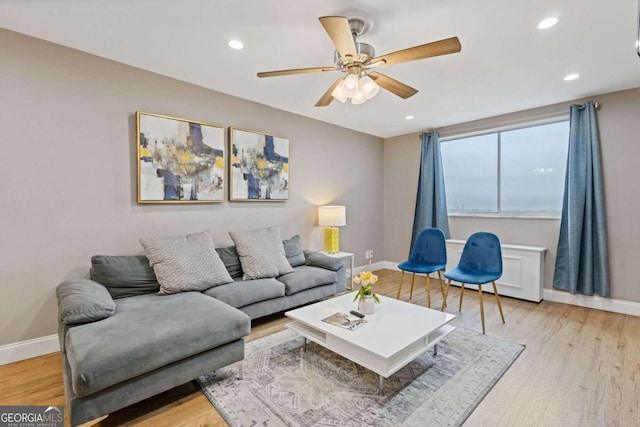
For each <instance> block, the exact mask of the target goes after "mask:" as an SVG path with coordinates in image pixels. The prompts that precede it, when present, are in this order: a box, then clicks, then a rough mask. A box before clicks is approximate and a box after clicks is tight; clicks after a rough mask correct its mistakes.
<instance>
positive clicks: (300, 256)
mask: <svg viewBox="0 0 640 427" xmlns="http://www.w3.org/2000/svg"><path fill="white" fill-rule="evenodd" d="M282 245H283V246H284V254H285V256H286V257H287V261H289V264H291V267H297V266H299V265H304V264H306V262H307V260H306V259H305V257H304V252H303V250H302V239H300V236H299V235H297V234H296V235H295V236H293V237H292V238H290V239H287V240H283V241H282Z"/></svg>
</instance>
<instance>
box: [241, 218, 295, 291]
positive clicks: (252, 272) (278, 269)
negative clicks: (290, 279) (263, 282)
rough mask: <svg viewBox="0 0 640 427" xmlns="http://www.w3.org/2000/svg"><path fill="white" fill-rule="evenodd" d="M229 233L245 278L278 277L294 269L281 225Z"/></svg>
mask: <svg viewBox="0 0 640 427" xmlns="http://www.w3.org/2000/svg"><path fill="white" fill-rule="evenodd" d="M229 235H230V236H231V239H232V240H233V242H234V243H235V244H236V249H237V251H238V255H240V263H241V264H242V271H243V272H244V276H243V277H242V278H243V280H252V279H262V278H265V277H277V276H280V275H282V274H285V273H291V272H292V271H293V268H292V267H291V264H289V261H287V257H286V256H285V252H284V246H283V245H282V238H281V237H280V227H278V226H275V227H269V228H262V229H259V230H250V231H232V232H229Z"/></svg>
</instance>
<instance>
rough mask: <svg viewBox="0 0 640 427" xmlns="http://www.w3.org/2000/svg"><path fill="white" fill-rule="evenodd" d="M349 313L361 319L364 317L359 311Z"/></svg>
mask: <svg viewBox="0 0 640 427" xmlns="http://www.w3.org/2000/svg"><path fill="white" fill-rule="evenodd" d="M349 313H351V314H353V315H354V316H356V317H359V318H361V319H362V318H363V317H364V314H362V313H360V312H359V311H355V310H351V311H350V312H349Z"/></svg>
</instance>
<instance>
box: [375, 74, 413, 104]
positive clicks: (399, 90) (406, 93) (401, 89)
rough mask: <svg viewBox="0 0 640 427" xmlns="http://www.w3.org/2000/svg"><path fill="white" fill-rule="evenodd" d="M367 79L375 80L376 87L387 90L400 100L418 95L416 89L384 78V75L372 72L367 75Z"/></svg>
mask: <svg viewBox="0 0 640 427" xmlns="http://www.w3.org/2000/svg"><path fill="white" fill-rule="evenodd" d="M369 77H371V78H372V79H373V80H375V81H376V83H377V84H378V86H380V87H381V88H383V89H386V90H388V91H389V92H391V93H393V94H394V95H398V96H399V97H400V98H402V99H407V98H409V97H411V96H413V95H415V94H416V93H418V89H414V88H412V87H411V86H409V85H406V84H404V83H402V82H399V81H397V80H395V79H392V78H391V77H389V76H385V75H384V74H380V73H376V72H373V73H369Z"/></svg>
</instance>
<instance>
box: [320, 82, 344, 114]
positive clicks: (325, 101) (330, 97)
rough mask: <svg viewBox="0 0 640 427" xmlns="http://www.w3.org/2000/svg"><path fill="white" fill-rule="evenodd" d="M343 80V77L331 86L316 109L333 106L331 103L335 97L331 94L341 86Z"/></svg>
mask: <svg viewBox="0 0 640 427" xmlns="http://www.w3.org/2000/svg"><path fill="white" fill-rule="evenodd" d="M342 80H343V79H342V77H341V78H339V79H338V80H336V81H335V83H333V84H332V85H331V87H330V88H329V90H327V91H326V92H325V93H324V95H322V98H320V99H319V100H318V102H316V107H326V106H327V105H329V104H331V101H333V95H331V92H333V90H334V89H335V88H336V86H338V85H339V84H340V82H342Z"/></svg>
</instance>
